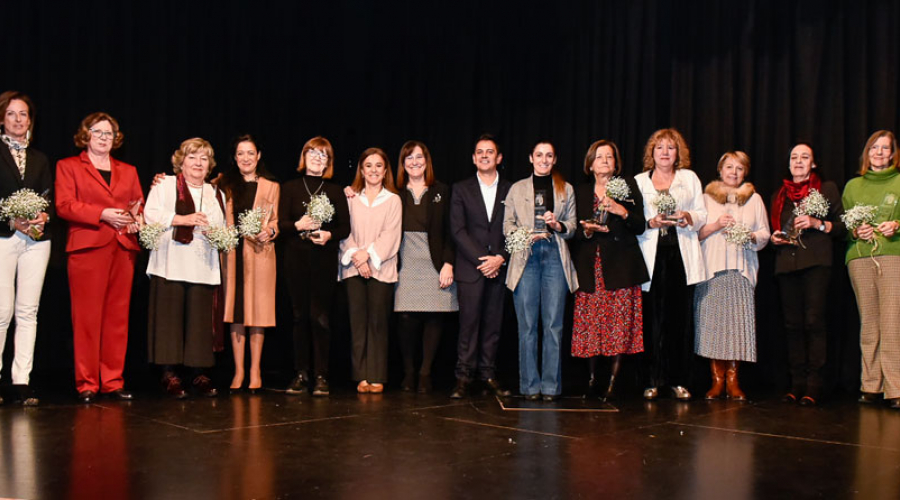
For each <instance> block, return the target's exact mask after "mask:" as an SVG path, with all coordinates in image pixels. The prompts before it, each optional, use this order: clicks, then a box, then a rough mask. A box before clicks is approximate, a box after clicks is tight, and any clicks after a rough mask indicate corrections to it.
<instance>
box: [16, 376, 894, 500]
mask: <svg viewBox="0 0 900 500" xmlns="http://www.w3.org/2000/svg"><path fill="white" fill-rule="evenodd" d="M70 397H71V396H69V395H66V396H65V397H64V396H61V395H59V396H56V397H54V396H53V395H49V396H48V395H46V394H45V395H44V399H43V402H42V406H40V407H38V408H22V407H20V406H14V405H10V404H7V405H5V406H3V407H0V447H2V455H0V497H9V498H91V499H126V498H140V499H180V498H190V499H206V498H226V499H229V498H238V499H241V498H261V499H271V498H298V499H299V498H302V499H307V498H354V499H355V498H428V499H429V500H438V499H443V498H490V499H495V500H499V499H506V498H541V499H543V498H617V499H627V498H666V499H669V498H678V499H680V498H712V499H729V500H731V499H743V498H777V499H781V498H863V499H880V498H885V499H897V498H900V412H898V411H892V410H888V409H886V408H880V407H863V406H859V405H857V404H856V403H855V402H852V401H849V400H847V401H834V402H831V403H829V404H827V405H825V406H821V407H817V408H800V407H797V406H790V407H789V406H785V405H783V404H781V403H779V402H777V401H776V400H774V399H772V400H763V401H759V402H756V403H749V404H739V403H731V402H726V401H716V402H706V401H695V402H691V403H679V402H676V401H673V400H659V401H658V402H654V403H647V402H644V401H643V400H640V399H639V395H638V398H635V399H631V400H627V401H624V402H618V403H616V404H615V406H605V405H603V404H600V403H599V402H597V403H585V402H583V401H582V400H581V399H577V398H570V399H564V400H562V401H560V402H557V403H527V402H525V401H524V400H520V399H515V398H511V399H509V400H507V401H504V402H503V403H502V404H501V402H499V401H498V400H497V399H494V398H492V397H480V398H475V399H470V400H463V401H452V400H450V399H448V398H447V397H446V395H445V394H443V393H441V394H434V395H429V396H416V395H407V394H401V393H398V392H388V393H387V394H384V395H357V394H355V393H353V392H351V390H350V388H349V387H347V388H344V389H343V390H338V391H335V394H333V395H332V396H331V397H330V398H327V399H313V398H311V397H309V396H303V397H290V396H287V395H285V394H282V393H278V392H274V391H272V392H266V393H265V394H262V395H256V396H250V395H240V396H221V397H219V398H216V399H191V400H187V401H183V402H179V401H173V400H169V399H165V398H163V397H162V396H156V395H148V394H143V393H141V394H137V399H136V400H135V401H133V402H131V403H120V402H113V401H108V400H99V401H98V402H97V403H96V404H91V405H87V406H83V405H79V404H76V403H74V402H72V400H71V399H69V398H70ZM559 410H567V411H559Z"/></svg>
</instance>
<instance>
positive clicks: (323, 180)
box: [303, 175, 325, 198]
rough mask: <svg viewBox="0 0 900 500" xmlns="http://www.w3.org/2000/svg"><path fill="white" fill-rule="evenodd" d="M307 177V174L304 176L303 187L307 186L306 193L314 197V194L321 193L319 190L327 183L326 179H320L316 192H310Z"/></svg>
mask: <svg viewBox="0 0 900 500" xmlns="http://www.w3.org/2000/svg"><path fill="white" fill-rule="evenodd" d="M306 177H307V176H305V175H304V176H303V187H305V188H306V194H308V195H309V197H310V198H312V197H313V196H315V195H317V194H319V190H320V189H322V186H324V185H325V179H322V180H321V181H319V187H317V188H316V191H315V192H313V193H310V192H309V185H308V184H306Z"/></svg>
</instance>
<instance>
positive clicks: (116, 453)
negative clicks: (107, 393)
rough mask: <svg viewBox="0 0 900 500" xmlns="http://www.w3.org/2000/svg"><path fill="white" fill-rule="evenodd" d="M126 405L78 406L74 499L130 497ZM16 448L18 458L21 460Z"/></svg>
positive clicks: (74, 429)
mask: <svg viewBox="0 0 900 500" xmlns="http://www.w3.org/2000/svg"><path fill="white" fill-rule="evenodd" d="M124 418H125V412H124V408H122V407H119V406H115V405H110V406H109V407H104V408H99V407H96V406H86V407H84V408H79V409H78V411H77V413H76V414H75V420H74V422H73V423H72V455H71V460H70V465H69V473H70V477H69V492H70V495H71V497H72V498H98V499H99V498H130V496H131V495H130V490H129V485H130V477H129V471H130V469H131V465H130V463H129V460H128V457H129V454H128V451H127V449H128V446H127V442H126V441H127V440H126V437H125V424H124ZM18 457H19V451H18V450H17V451H16V461H17V462H18V461H19V458H18Z"/></svg>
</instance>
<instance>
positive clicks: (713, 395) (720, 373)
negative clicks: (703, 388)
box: [706, 359, 725, 399]
mask: <svg viewBox="0 0 900 500" xmlns="http://www.w3.org/2000/svg"><path fill="white" fill-rule="evenodd" d="M709 367H710V370H712V389H710V390H709V391H708V392H707V393H706V399H719V398H720V397H722V393H723V392H725V361H722V360H721V359H711V360H709Z"/></svg>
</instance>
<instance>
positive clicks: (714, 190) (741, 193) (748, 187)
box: [704, 181, 756, 205]
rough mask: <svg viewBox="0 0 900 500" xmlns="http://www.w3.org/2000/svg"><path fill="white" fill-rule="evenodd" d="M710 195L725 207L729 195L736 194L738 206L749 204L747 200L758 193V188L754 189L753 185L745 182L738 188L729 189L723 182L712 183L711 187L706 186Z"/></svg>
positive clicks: (706, 191)
mask: <svg viewBox="0 0 900 500" xmlns="http://www.w3.org/2000/svg"><path fill="white" fill-rule="evenodd" d="M704 192H705V193H706V194H708V195H709V196H710V197H711V198H712V199H714V200H716V203H719V204H721V205H724V204H725V203H727V202H728V195H729V194H732V193H734V194H735V195H736V198H737V200H736V201H737V204H738V205H743V204H744V203H747V200H749V199H750V197H751V196H753V193H755V192H756V188H754V187H753V184H751V183H749V182H745V183H743V184H741V185H740V186H739V187H737V188H732V187H728V186H726V185H725V183H724V182H722V181H713V182H710V183H709V185H707V186H706V190H705V191H704Z"/></svg>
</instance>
